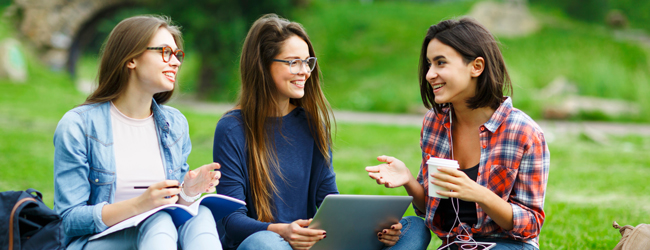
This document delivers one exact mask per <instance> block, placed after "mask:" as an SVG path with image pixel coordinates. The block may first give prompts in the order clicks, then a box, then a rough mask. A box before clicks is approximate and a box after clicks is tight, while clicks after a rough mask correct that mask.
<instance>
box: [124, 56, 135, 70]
mask: <svg viewBox="0 0 650 250" xmlns="http://www.w3.org/2000/svg"><path fill="white" fill-rule="evenodd" d="M126 67H127V68H129V69H135V58H133V59H131V60H129V61H128V62H127V63H126Z"/></svg>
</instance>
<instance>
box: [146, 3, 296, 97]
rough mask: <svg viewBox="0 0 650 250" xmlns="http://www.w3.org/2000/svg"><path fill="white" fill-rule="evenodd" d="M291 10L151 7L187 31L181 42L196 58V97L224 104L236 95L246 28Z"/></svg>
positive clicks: (273, 6)
mask: <svg viewBox="0 0 650 250" xmlns="http://www.w3.org/2000/svg"><path fill="white" fill-rule="evenodd" d="M292 7H293V3H292V1H291V0H279V1H263V0H248V1H238V0H221V1H218V0H200V1H192V3H191V4H188V3H187V2H186V1H181V0H172V1H165V4H163V5H156V6H155V7H154V6H152V8H154V9H155V10H159V11H161V12H162V13H166V14H167V15H169V16H171V17H172V19H173V20H174V21H175V22H177V23H181V24H183V26H184V30H185V31H187V32H186V33H185V34H184V39H185V40H186V41H187V44H188V47H191V48H192V50H193V51H195V52H197V53H196V54H195V55H196V56H197V57H199V58H200V63H199V69H198V71H197V73H198V76H197V78H196V80H197V83H196V84H194V85H195V86H196V90H197V93H196V94H197V95H198V96H201V97H209V98H211V99H216V100H228V101H233V100H235V98H236V97H237V94H238V89H239V80H238V74H237V70H238V68H239V67H238V58H239V54H240V51H241V44H242V43H243V41H244V38H245V37H246V33H247V32H248V28H249V27H250V25H251V24H252V23H253V22H254V21H255V20H257V18H259V17H260V16H262V15H263V14H265V13H272V12H273V13H277V14H279V15H284V14H286V13H287V12H288V11H289V10H290V9H291V8H292ZM199 53H200V54H199Z"/></svg>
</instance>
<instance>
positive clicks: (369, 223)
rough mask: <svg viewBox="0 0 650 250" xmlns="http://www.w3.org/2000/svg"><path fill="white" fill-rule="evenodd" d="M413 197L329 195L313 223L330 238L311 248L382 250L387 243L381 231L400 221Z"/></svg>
mask: <svg viewBox="0 0 650 250" xmlns="http://www.w3.org/2000/svg"><path fill="white" fill-rule="evenodd" d="M412 200H413V197H411V196H389V195H343V194H338V195H328V196H326V197H325V200H323V203H322V204H321V206H320V208H319V209H318V211H317V212H316V215H315V216H314V219H313V220H312V222H311V224H309V228H316V229H323V230H325V231H326V232H327V237H326V238H325V239H322V240H320V241H319V242H316V244H314V246H313V247H312V248H311V249H313V250H331V249H337V250H338V249H354V250H366V249H367V250H378V249H381V248H382V247H383V246H384V243H382V242H380V241H379V240H378V239H377V233H379V232H380V231H381V230H383V229H387V228H390V226H391V225H393V224H395V223H397V222H399V221H400V220H401V219H402V216H403V215H404V212H406V209H407V208H408V207H409V205H410V204H411V201H412Z"/></svg>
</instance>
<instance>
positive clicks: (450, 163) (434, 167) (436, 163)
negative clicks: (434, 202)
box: [427, 157, 460, 199]
mask: <svg viewBox="0 0 650 250" xmlns="http://www.w3.org/2000/svg"><path fill="white" fill-rule="evenodd" d="M427 165H428V171H427V172H428V174H427V175H428V176H429V178H427V179H428V180H429V197H436V198H442V199H448V198H449V197H447V196H442V195H439V194H438V193H436V191H438V190H440V191H449V190H448V189H445V188H443V187H441V186H438V185H434V184H433V183H431V181H432V180H433V179H434V178H433V177H431V174H433V173H440V171H438V167H445V168H454V169H458V168H460V166H458V161H455V160H449V159H443V158H435V157H431V158H429V160H428V161H427Z"/></svg>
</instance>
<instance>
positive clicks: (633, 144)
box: [0, 3, 650, 249]
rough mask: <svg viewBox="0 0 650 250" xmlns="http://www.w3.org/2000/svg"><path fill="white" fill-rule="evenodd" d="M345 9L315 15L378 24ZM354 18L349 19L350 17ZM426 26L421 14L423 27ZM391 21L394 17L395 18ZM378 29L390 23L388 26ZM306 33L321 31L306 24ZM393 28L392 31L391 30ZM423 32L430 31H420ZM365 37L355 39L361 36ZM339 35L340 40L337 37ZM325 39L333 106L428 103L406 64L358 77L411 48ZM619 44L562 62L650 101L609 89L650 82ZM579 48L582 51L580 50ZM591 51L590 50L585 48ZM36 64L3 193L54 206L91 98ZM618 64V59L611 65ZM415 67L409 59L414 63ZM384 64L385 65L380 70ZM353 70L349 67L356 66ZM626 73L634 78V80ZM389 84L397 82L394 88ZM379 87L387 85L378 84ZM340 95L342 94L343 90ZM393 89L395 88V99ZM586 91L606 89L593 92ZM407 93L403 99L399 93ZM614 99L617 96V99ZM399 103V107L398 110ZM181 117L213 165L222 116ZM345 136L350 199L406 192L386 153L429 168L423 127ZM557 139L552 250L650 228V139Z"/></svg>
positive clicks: (12, 124)
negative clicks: (64, 154) (387, 175)
mask: <svg viewBox="0 0 650 250" xmlns="http://www.w3.org/2000/svg"><path fill="white" fill-rule="evenodd" d="M345 4H349V5H350V6H349V7H350V8H348V9H347V10H346V8H344V7H345V5H343V6H342V7H341V6H339V7H327V6H315V7H314V8H321V9H320V10H322V11H325V12H327V11H333V12H331V13H330V12H327V13H320V12H314V13H312V14H314V15H316V16H318V15H323V16H327V15H325V14H328V13H329V14H328V15H331V17H332V19H333V20H332V22H338V21H337V20H339V19H341V18H337V17H340V16H337V14H336V13H338V12H341V13H340V14H338V15H341V16H342V17H346V18H357V17H355V16H356V15H357V14H358V15H361V17H358V18H359V20H364V18H363V17H364V15H367V16H365V17H366V18H369V17H372V12H371V10H359V9H361V8H357V10H356V11H359V13H357V12H355V9H354V8H351V7H355V6H357V7H359V6H360V5H358V4H357V3H345ZM389 4H390V3H382V4H377V6H383V7H381V8H384V9H382V10H376V8H375V7H373V8H368V9H375V11H380V12H378V13H383V12H386V11H389V10H395V11H396V12H398V13H399V11H401V10H402V9H401V8H402V7H400V6H391V5H389ZM463 4H465V3H461V4H458V6H452V5H448V6H446V7H445V6H442V7H440V8H443V9H444V8H448V10H450V11H451V10H453V9H454V8H459V9H460V10H459V12H462V8H461V7H463V6H464V5H463ZM373 6H375V5H373ZM406 6H411V5H406ZM418 6H420V7H422V6H421V5H420V4H417V3H413V6H411V7H408V8H411V9H409V10H408V11H407V12H404V13H402V14H407V13H411V11H413V12H415V11H416V10H417V9H418V8H420V7H418ZM329 8H335V9H329ZM404 8H406V7H404ZM422 8H423V7H422ZM337 11H338V12H337ZM344 11H349V13H347V12H344ZM366 11H368V12H366ZM354 13H357V14H354ZM364 13H365V14H364ZM397 15H398V14H396V16H397ZM438 15H439V16H438V17H436V18H431V17H427V18H426V20H430V21H435V20H439V19H440V18H443V17H446V16H447V15H446V14H445V15H443V14H438ZM409 18H410V16H409ZM417 18H418V17H416V16H413V19H417ZM389 20H394V19H390V18H389ZM422 20H424V19H422ZM377 21H378V22H384V21H382V20H377ZM429 23H430V22H429ZM366 24H367V25H369V26H367V27H365V28H363V27H360V28H358V29H359V30H357V31H355V32H362V33H363V32H366V33H367V32H370V31H373V30H376V29H377V27H375V26H374V25H375V24H374V23H370V22H367V23H366ZM305 25H306V26H308V25H315V24H310V23H307V22H305ZM322 25H325V24H322ZM385 25H389V24H388V23H387V24H385ZM310 27H312V26H308V28H309V29H312V28H310ZM580 27H582V26H580V25H578V28H580ZM424 28H426V26H424ZM314 29H316V28H314ZM319 29H320V28H319ZM355 29H357V28H355ZM420 29H423V28H422V27H420ZM566 29H568V28H566ZM364 30H365V31H364ZM355 32H352V33H353V34H357V33H355ZM542 32H548V34H549V35H548V37H542V36H540V37H538V38H520V39H530V40H533V41H531V43H533V42H537V40H540V39H541V40H542V41H541V42H540V46H541V43H552V42H555V43H557V44H559V45H557V46H560V45H561V44H563V43H569V44H571V43H573V42H572V41H564V42H563V41H562V39H560V38H561V37H562V36H569V37H571V36H572V35H573V33H574V32H580V31H569V30H563V29H561V28H558V27H556V28H548V29H544V30H542ZM585 32H586V31H585ZM604 32H605V31H603V33H604ZM9 33H11V32H9V31H7V30H5V28H4V25H0V37H5V36H6V35H7V34H9ZM311 34H312V36H313V37H314V38H313V39H314V41H316V36H317V35H316V34H314V33H313V32H312V33H311ZM400 34H401V33H396V35H395V36H398V35H400ZM544 34H547V33H544ZM329 36H338V35H335V34H329ZM345 36H347V35H345ZM345 36H343V37H345ZM400 36H401V35H400ZM416 38H417V37H414V38H413V39H414V41H415V43H416V44H417V43H418V42H419V40H418V39H419V38H417V39H416ZM356 39H361V40H363V39H366V38H362V37H357V38H356ZM382 39H383V40H384V42H385V43H386V44H387V42H386V41H387V40H388V39H389V37H383V38H382V37H381V35H377V37H376V38H375V39H374V40H382ZM543 39H548V40H543ZM349 40H350V41H354V40H355V39H354V37H353V38H350V39H349ZM590 40H597V41H598V42H599V43H600V42H602V44H600V45H601V47H607V46H609V45H608V44H609V42H611V40H607V39H602V37H599V36H597V35H594V36H593V37H591V38H590ZM601 40H602V41H601ZM318 41H319V42H315V44H320V45H319V46H329V47H328V48H325V47H320V48H319V51H320V52H321V54H320V55H319V56H320V57H321V58H323V60H325V62H323V66H324V68H325V65H332V66H328V67H329V68H327V70H324V72H325V73H324V76H325V79H326V83H327V84H330V85H328V87H327V91H328V93H327V95H328V98H329V99H330V101H331V102H332V103H334V104H337V103H341V104H340V105H343V106H340V107H353V106H345V105H353V104H345V99H344V98H341V99H338V98H339V96H342V95H349V96H348V97H355V96H357V97H359V98H363V96H367V95H366V94H362V93H366V91H368V92H369V91H370V90H381V91H383V92H378V93H380V94H373V98H368V99H367V100H368V102H380V101H388V100H389V99H400V98H402V101H403V100H410V102H412V104H413V105H415V104H417V102H419V99H417V89H411V88H412V87H413V86H412V85H413V81H414V78H415V76H414V72H415V67H416V66H407V67H404V68H399V66H398V65H401V64H399V63H396V64H394V66H395V67H396V68H395V69H394V70H395V71H396V72H397V71H399V72H404V73H399V74H397V75H403V76H404V77H403V80H402V79H401V78H400V77H397V78H391V77H392V76H389V75H384V74H381V73H377V74H376V75H372V76H368V78H366V76H364V77H363V79H360V78H359V77H358V76H357V73H359V72H365V73H368V72H373V71H371V70H370V69H371V68H374V69H375V70H376V72H386V71H388V69H390V67H389V64H388V62H387V61H386V60H383V59H382V60H380V59H381V57H382V55H384V54H382V53H383V52H386V53H388V52H390V53H397V52H399V51H402V49H404V50H407V49H408V48H410V46H405V47H398V48H397V49H393V48H392V47H391V46H392V45H391V46H389V45H385V46H386V47H385V48H384V50H381V48H382V47H373V48H374V49H373V50H371V51H366V52H363V51H364V50H365V48H364V47H363V46H359V47H357V48H355V49H350V51H362V52H363V53H366V54H363V53H361V54H357V56H358V57H360V58H366V56H372V57H371V58H369V59H363V60H362V59H359V60H360V61H358V60H357V59H358V58H357V57H355V56H352V55H349V56H347V57H344V56H346V53H343V52H337V51H336V50H335V48H333V47H335V46H336V44H327V43H326V42H327V41H328V39H325V38H324V37H321V38H320V39H318ZM504 43H505V44H506V45H508V46H509V48H511V49H512V50H514V49H513V47H515V46H514V45H512V44H511V43H510V42H508V41H505V42H504ZM599 43H596V44H599ZM613 43H614V44H615V46H614V49H613V50H612V51H608V49H606V48H603V49H602V51H603V52H602V53H603V55H602V57H601V56H600V55H592V54H599V53H600V52H599V53H593V51H592V52H591V53H587V52H584V51H583V52H584V53H587V55H586V59H585V60H581V59H580V58H579V57H578V55H579V54H575V55H573V56H568V55H567V58H564V59H558V60H559V61H562V62H565V61H566V62H571V63H569V66H567V67H569V68H570V67H574V69H575V70H578V69H577V64H580V63H585V64H587V63H588V64H590V65H595V66H597V68H599V69H600V70H596V69H591V70H586V71H580V72H577V73H575V75H574V76H573V77H575V78H578V77H585V78H588V77H591V76H588V75H590V74H596V73H598V74H601V75H600V76H602V77H604V80H602V83H598V82H599V81H601V80H599V79H596V78H593V79H592V80H594V81H595V83H592V84H596V83H598V84H602V85H603V87H611V88H612V89H611V91H610V90H608V91H606V92H603V93H605V94H608V95H610V94H611V95H612V97H620V98H625V99H632V100H638V99H639V98H640V97H642V96H643V95H644V93H647V92H643V91H647V90H648V89H647V87H645V88H644V87H643V86H637V88H638V90H637V89H635V88H632V87H629V86H627V85H626V84H622V83H620V81H617V83H616V84H611V83H609V85H614V86H609V85H608V84H606V83H607V82H606V81H613V80H616V79H613V78H609V77H614V76H606V75H608V74H619V73H617V72H622V73H620V75H618V76H619V77H623V78H624V77H630V78H624V79H631V81H632V80H634V79H636V78H638V79H646V81H647V79H648V77H647V73H644V72H642V69H641V68H640V67H641V66H639V65H644V64H643V63H642V62H640V61H638V59H629V58H628V57H626V56H624V55H623V56H616V55H615V54H616V53H618V52H625V53H628V52H629V53H632V52H639V53H641V52H640V51H639V49H638V48H636V47H634V46H630V45H626V44H622V43H618V42H613ZM575 45H576V46H577V45H579V43H576V44H575ZM610 45H611V44H610ZM521 46H524V45H521ZM529 46H531V47H530V48H528V49H527V48H526V47H521V48H519V47H518V48H517V51H514V52H506V53H514V54H518V53H533V54H534V53H538V55H539V56H542V54H543V52H531V51H532V50H534V48H536V46H534V45H529ZM567 46H568V45H567ZM589 46H590V45H585V46H582V47H589ZM371 47H372V46H371ZM416 48H417V47H416ZM597 48H598V46H596V45H594V47H591V50H595V51H601V50H596V49H597ZM341 49H343V48H341ZM393 50H396V51H397V52H394V51H393ZM571 50H572V49H571V48H570V47H566V48H563V49H560V50H559V51H558V53H557V54H555V56H556V58H561V56H562V55H563V54H566V53H569V52H570V51H571ZM577 50H579V49H577ZM372 51H382V53H377V54H375V55H373V54H372V53H371V52H372ZM617 51H618V52H617ZM411 52H412V51H411ZM411 52H410V51H402V52H400V53H404V54H405V55H408V56H411V55H413V54H412V53H411ZM515 52H516V53H515ZM337 53H338V54H337ZM415 55H417V53H415ZM26 56H27V61H28V62H29V64H28V65H29V80H28V82H27V83H24V84H15V83H11V82H9V81H8V80H3V79H0V191H6V190H24V189H27V188H36V189H38V190H40V191H42V192H43V194H44V196H45V201H46V203H47V204H48V205H49V206H52V204H53V201H52V200H53V180H52V178H53V177H52V168H53V162H52V158H53V152H54V148H53V145H52V135H53V133H54V129H55V127H56V124H57V122H58V120H59V119H60V118H61V116H63V114H64V113H65V112H66V111H67V110H69V109H71V108H73V107H74V106H75V105H77V104H79V103H81V102H83V100H84V99H85V95H83V94H80V93H79V92H77V91H76V90H75V89H74V87H73V80H72V79H71V78H70V77H69V76H67V75H66V74H63V73H56V72H51V71H49V70H48V69H47V68H45V67H44V66H42V65H40V64H37V63H34V62H35V61H36V60H35V57H34V56H33V55H30V54H29V53H28V54H27V55H26ZM408 56H406V57H408ZM608 56H609V57H611V58H607V57H608ZM337 57H342V58H341V61H339V63H338V64H337V63H336V62H335V61H333V58H337ZM412 59H413V58H412ZM412 59H403V60H405V61H408V60H412ZM415 59H417V58H415ZM524 59H525V57H522V59H521V61H520V62H519V64H522V65H521V69H520V70H522V71H523V73H517V74H516V75H515V76H516V77H517V79H518V82H526V81H524V80H522V79H524V78H525V77H524V76H523V75H526V77H531V79H537V78H543V77H544V76H543V73H544V71H545V70H544V69H554V70H555V71H559V70H564V69H563V68H564V67H560V66H556V64H558V63H557V62H556V63H553V62H552V60H551V59H544V60H541V59H540V60H541V61H540V62H542V65H537V63H535V65H536V66H538V67H530V68H528V67H529V66H530V65H531V63H525V62H526V61H525V60H524ZM606 59H607V60H606ZM320 60H321V59H319V61H320ZM376 60H380V62H377V61H376ZM393 60H402V59H393ZM512 60H514V59H509V62H510V64H513V63H512ZM592 60H595V61H592ZM644 60H645V59H644ZM606 61H612V64H608V62H606ZM343 62H347V64H345V63H343ZM619 63H620V65H619ZM572 64H576V65H572ZM616 65H618V66H616ZM635 65H636V66H635ZM646 66H647V65H646ZM570 71H571V70H569V69H567V72H569V73H571V72H570ZM600 71H605V72H600ZM626 72H628V73H629V72H632V73H630V74H628V73H626ZM635 75H636V76H635ZM635 77H636V78H635ZM549 78H550V77H549ZM373 79H374V80H373ZM384 79H392V80H389V81H386V80H384ZM588 79H591V78H588ZM607 79H609V80H607ZM366 81H367V82H366ZM373 82H375V83H376V84H377V86H371V85H372V84H373ZM528 82H529V83H526V86H528V85H530V87H531V88H532V87H534V88H539V87H541V86H543V84H544V82H545V81H539V82H537V80H529V81H528ZM646 83H647V82H646ZM522 84H523V83H522ZM638 84H641V83H638ZM346 85H348V86H346ZM357 85H359V86H357ZM520 85H521V84H520ZM364 86H365V87H364ZM584 86H585V87H586V86H588V85H587V84H585V85H584ZM644 86H647V85H644ZM180 88H181V89H183V88H185V86H180ZM339 88H341V89H340V90H339ZM359 88H360V89H359ZM520 88H522V89H526V88H528V87H525V86H522V87H520ZM355 89H356V90H355ZM389 90H393V92H390V91H389ZM518 90H519V91H518ZM518 90H516V91H518V92H516V94H517V95H518V99H519V100H521V99H524V96H525V94H524V93H526V91H522V90H521V89H518ZM350 91H360V92H357V93H356V94H354V95H353V94H346V93H348V92H350ZM413 91H415V93H416V94H415V96H410V97H408V96H407V95H412V94H413V93H410V92H413ZM583 91H597V90H587V89H585V90H583ZM402 92H403V94H399V93H402ZM611 92H616V94H615V93H611ZM628 92H629V93H628ZM364 102H365V101H364ZM396 103H397V102H394V104H396ZM399 103H402V102H399ZM532 103H533V102H531V104H526V102H521V103H520V104H521V106H526V105H529V106H530V107H533V106H534V105H533V104H532ZM364 105H370V104H364ZM372 105H374V104H372ZM372 105H371V106H372ZM382 105H383V104H382ZM355 107H356V106H355ZM407 108H408V106H403V107H402V108H400V109H407ZM360 109H362V108H360ZM529 110H531V111H530V112H532V113H534V108H529ZM181 111H183V113H184V114H185V115H186V117H187V118H188V121H189V123H190V130H191V131H190V132H191V138H192V142H193V152H192V154H191V155H190V158H189V163H190V165H191V166H194V167H196V166H200V165H201V164H204V163H206V162H209V161H210V160H211V159H212V155H211V152H212V136H213V132H214V127H215V125H216V123H217V121H218V119H219V116H218V115H208V114H202V113H196V112H193V111H192V110H190V109H186V108H183V109H181ZM527 111H528V110H527ZM336 132H337V135H336V137H335V148H334V168H335V171H336V172H337V184H338V186H339V190H340V191H341V193H346V194H391V195H405V194H406V193H405V191H404V190H403V189H387V188H384V187H383V186H379V185H377V184H376V183H375V182H374V181H373V180H371V179H370V178H368V177H367V175H366V173H365V171H364V170H363V168H364V167H365V166H369V165H375V164H377V163H378V162H377V161H376V160H375V157H376V156H377V155H380V154H386V155H393V156H396V157H399V158H400V159H402V160H403V161H404V162H406V163H407V164H408V166H410V167H411V170H412V172H413V173H416V172H417V169H418V167H419V166H418V164H419V161H420V159H419V157H420V149H419V132H420V128H418V127H397V126H381V125H358V124H347V123H340V124H338V128H337V130H336ZM555 137H556V138H558V139H556V140H554V141H553V142H551V143H550V144H549V148H550V150H551V172H550V177H549V184H548V189H547V191H548V192H547V197H546V206H545V211H546V215H547V217H546V222H545V224H544V227H543V229H542V236H541V239H540V243H541V247H542V249H611V248H613V247H614V245H615V244H616V242H618V240H619V239H620V235H619V233H618V230H615V229H613V228H612V227H611V223H612V222H613V221H614V220H616V221H618V222H619V223H620V224H622V225H627V224H631V225H637V224H639V223H649V222H648V218H650V198H648V196H647V194H648V193H649V192H650V186H648V185H647V179H648V177H650V157H648V156H647V152H648V151H649V150H650V137H640V136H625V137H609V144H605V145H602V144H596V143H594V142H592V141H590V140H587V139H585V138H583V137H582V136H579V135H575V136H574V135H569V136H564V135H562V136H555ZM412 214H413V212H412V210H410V209H409V211H408V212H407V215H412ZM438 245H439V241H438V240H437V239H434V240H433V241H432V244H431V247H430V249H435V247H437V246H438Z"/></svg>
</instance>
